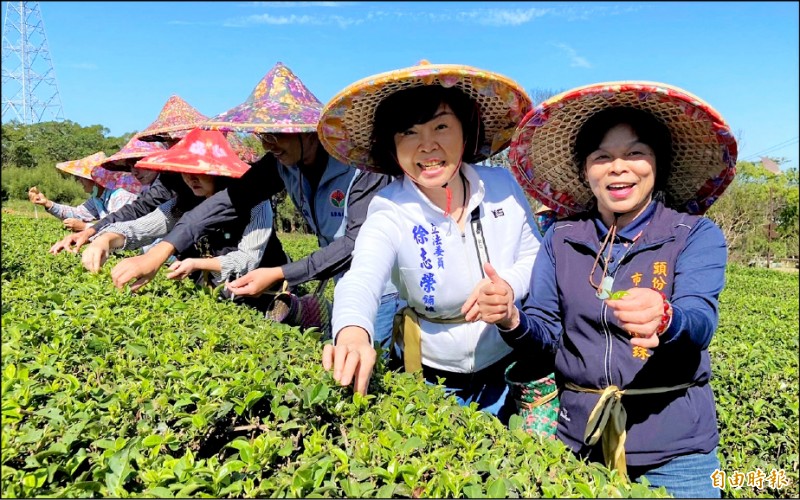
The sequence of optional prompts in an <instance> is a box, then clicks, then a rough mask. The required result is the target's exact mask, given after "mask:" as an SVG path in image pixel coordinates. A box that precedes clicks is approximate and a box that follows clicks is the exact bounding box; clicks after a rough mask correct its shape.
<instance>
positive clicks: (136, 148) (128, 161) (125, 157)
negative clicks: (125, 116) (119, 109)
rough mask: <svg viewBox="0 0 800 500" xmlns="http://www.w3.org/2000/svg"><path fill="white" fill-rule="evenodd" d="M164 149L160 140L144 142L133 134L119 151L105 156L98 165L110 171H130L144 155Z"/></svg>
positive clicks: (165, 148)
mask: <svg viewBox="0 0 800 500" xmlns="http://www.w3.org/2000/svg"><path fill="white" fill-rule="evenodd" d="M166 150H167V147H166V146H165V145H163V144H161V143H160V142H145V141H142V140H140V139H139V138H138V136H135V137H133V138H132V139H131V140H130V141H128V143H127V144H125V146H123V147H122V148H121V149H120V150H119V151H117V152H116V153H114V154H113V155H111V156H109V157H108V158H106V160H105V162H103V163H102V164H100V166H101V167H103V168H105V169H107V170H111V171H130V169H131V167H133V166H134V165H135V164H136V162H137V161H139V160H141V159H142V158H144V157H145V156H149V155H152V154H156V153H161V152H163V151H166Z"/></svg>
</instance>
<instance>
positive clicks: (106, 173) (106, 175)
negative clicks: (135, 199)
mask: <svg viewBox="0 0 800 500" xmlns="http://www.w3.org/2000/svg"><path fill="white" fill-rule="evenodd" d="M92 180H93V181H94V182H96V183H97V184H99V185H101V186H103V187H104V188H106V189H109V190H114V189H117V188H122V189H124V190H125V191H129V192H131V193H133V194H139V193H140V192H141V191H142V183H140V182H139V181H138V180H137V179H136V177H134V176H133V174H130V173H128V172H115V171H112V170H108V169H106V168H103V167H101V166H97V167H95V168H94V170H92Z"/></svg>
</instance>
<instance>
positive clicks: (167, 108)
mask: <svg viewBox="0 0 800 500" xmlns="http://www.w3.org/2000/svg"><path fill="white" fill-rule="evenodd" d="M206 120H208V117H207V116H205V115H203V114H201V113H200V112H199V111H197V110H196V109H194V108H193V107H191V106H190V105H189V103H187V102H186V101H184V100H183V99H181V98H180V97H178V96H177V95H173V96H172V97H170V98H169V99H168V100H167V103H166V104H164V107H163V108H161V113H159V114H158V118H156V121H154V122H153V123H151V124H150V125H148V127H147V128H146V129H144V130H142V131H141V132H140V133H139V134H138V138H139V140H141V141H145V142H152V141H167V140H176V139H180V138H182V137H184V136H185V135H186V134H187V133H189V131H190V130H192V129H193V128H197V127H199V126H200V125H202V124H203V122H205V121H206Z"/></svg>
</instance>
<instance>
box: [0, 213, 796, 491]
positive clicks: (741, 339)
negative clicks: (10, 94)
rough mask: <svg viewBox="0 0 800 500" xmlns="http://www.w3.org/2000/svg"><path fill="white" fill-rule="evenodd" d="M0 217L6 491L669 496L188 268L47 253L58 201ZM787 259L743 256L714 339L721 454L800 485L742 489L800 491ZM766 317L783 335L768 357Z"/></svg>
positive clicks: (737, 465) (730, 466)
mask: <svg viewBox="0 0 800 500" xmlns="http://www.w3.org/2000/svg"><path fill="white" fill-rule="evenodd" d="M2 230H3V233H2V251H3V253H2V290H3V302H2V364H1V366H0V370H1V371H2V419H3V428H2V461H1V462H2V472H1V474H0V476H1V479H0V485H2V494H3V497H33V496H54V497H123V496H125V497H128V496H138V497H164V498H166V497H256V496H257V497H307V498H311V497H361V498H378V497H381V498H387V497H396V498H399V497H405V498H409V497H414V498H418V497H458V498H467V497H468V498H481V497H494V498H503V497H509V498H516V497H543V496H546V497H663V496H664V491H663V489H662V490H649V489H648V488H647V487H646V486H644V485H641V484H633V485H630V484H627V483H626V482H625V481H624V480H623V478H621V477H619V476H618V475H617V473H616V472H613V471H608V470H607V469H606V468H605V467H603V466H601V465H598V464H587V463H585V462H582V461H579V460H577V459H575V458H574V456H573V455H572V454H571V453H570V452H569V451H568V450H567V449H566V448H565V447H564V445H562V444H561V443H560V442H558V441H543V440H541V439H540V438H538V437H532V436H530V435H527V434H525V433H524V432H523V431H522V430H521V429H519V428H518V426H517V424H516V423H515V424H512V430H509V429H506V428H505V427H503V426H502V425H501V424H500V423H499V422H498V421H497V420H496V419H494V418H493V417H490V416H488V415H486V414H485V413H483V412H480V411H476V410H475V409H474V407H470V408H463V407H460V406H459V405H458V404H457V403H456V402H455V400H454V399H453V398H449V397H445V396H444V393H443V391H442V389H441V388H439V387H431V386H428V385H426V384H425V383H424V382H422V381H421V380H420V379H419V378H418V377H417V376H414V375H410V374H404V373H395V372H391V371H387V370H386V369H385V367H384V366H382V365H379V366H377V367H376V372H375V374H374V376H373V379H372V381H371V384H370V390H369V395H367V396H366V397H362V396H360V395H358V394H353V392H352V390H351V388H349V387H340V386H339V385H338V384H337V383H335V381H333V379H332V377H331V376H330V374H329V373H326V372H325V371H324V370H323V369H322V367H321V363H320V344H319V334H318V333H316V332H314V331H313V330H312V331H310V332H306V333H305V334H303V333H301V332H299V330H297V329H296V328H290V327H287V326H284V325H278V324H274V323H270V322H268V321H266V320H265V319H264V318H263V317H262V316H261V315H259V314H258V313H257V312H256V311H254V310H251V309H248V308H245V307H240V306H235V305H233V304H232V303H230V302H226V301H220V300H219V299H218V298H217V297H216V296H214V294H213V292H210V291H208V290H207V289H200V288H196V287H195V286H194V285H193V284H191V283H189V282H187V281H181V282H175V281H171V280H167V279H165V278H164V273H160V274H159V276H158V277H157V278H156V279H155V280H154V281H153V282H152V283H150V284H149V285H148V286H147V287H146V288H145V289H144V290H143V291H142V292H141V293H138V294H130V293H128V292H127V291H119V290H116V289H115V288H113V286H112V285H111V280H110V276H109V271H110V269H111V268H112V267H113V265H114V263H115V262H116V261H117V260H118V257H112V258H111V259H110V261H109V262H108V263H107V264H106V266H105V267H104V270H103V271H102V272H101V273H99V274H98V275H92V274H89V273H86V272H85V271H84V270H83V268H82V267H81V266H80V262H79V259H80V258H79V256H76V255H73V254H69V253H65V254H59V255H57V256H52V255H49V254H47V253H46V250H47V248H48V247H49V245H50V244H51V243H52V242H54V241H56V240H57V239H58V238H60V237H61V236H62V235H63V234H64V232H63V230H61V229H60V228H59V224H58V221H56V220H55V219H53V220H50V219H39V220H36V219H32V218H25V217H19V216H14V215H9V214H3V218H2ZM284 241H285V242H286V241H289V240H284ZM307 241H311V243H308V245H311V246H313V239H310V240H307ZM285 244H286V246H287V250H290V249H289V248H288V247H289V246H290V245H289V244H288V243H285ZM309 248H311V247H309ZM291 252H294V250H290V253H291ZM761 273H769V272H768V271H761ZM780 277H781V278H782V279H780V280H779V279H776V277H775V276H773V275H772V274H759V273H757V272H756V273H753V271H751V270H746V269H745V270H742V269H732V270H731V273H729V285H728V290H726V294H725V295H724V297H723V299H724V300H723V301H722V311H721V316H722V318H723V321H722V323H721V327H720V332H719V333H718V336H717V337H716V338H715V340H714V342H713V343H712V346H713V352H712V355H713V356H714V357H715V360H714V370H715V374H716V375H715V376H716V378H715V390H716V393H717V396H718V401H719V404H718V410H719V413H720V431H721V434H722V441H723V442H722V443H721V445H720V456H721V459H722V468H723V469H724V470H726V471H728V472H730V473H732V472H734V471H735V470H741V471H742V472H745V471H746V470H751V469H752V468H754V467H761V468H762V469H765V470H767V471H768V470H769V468H770V467H780V468H782V469H784V470H785V471H786V472H787V474H788V475H789V476H790V478H791V480H792V484H791V486H789V487H787V488H782V489H775V490H769V489H763V490H758V489H752V488H751V489H748V488H742V489H735V488H727V489H726V490H725V491H724V494H725V495H726V496H751V495H762V496H772V495H774V496H780V497H794V496H796V495H797V486H796V485H797V357H796V352H797V340H796V324H797V292H796V290H797V288H796V286H797V279H796V277H794V278H791V277H784V276H783V275H781V276H780ZM787 278H788V279H787ZM791 279H794V282H793V283H792V282H791ZM761 280H764V281H761ZM791 286H794V288H793V289H794V290H795V291H794V292H791V291H790V288H791ZM751 290H754V293H771V294H773V295H775V296H776V297H781V298H783V299H785V300H786V301H788V302H789V304H788V305H787V306H786V307H784V306H783V305H778V304H775V303H774V302H773V301H768V300H764V301H760V300H756V299H755V298H754V297H751V299H752V300H751V301H750V303H747V302H748V301H747V300H746V298H747V297H748V296H750V293H751ZM740 295H743V296H744V297H742V298H741V300H739V296H740ZM792 300H793V301H794V309H793V310H792V309H791V306H792V302H791V301H792ZM732 308H735V309H732ZM757 315H762V316H765V319H764V321H766V322H767V323H766V324H768V325H771V326H772V330H769V331H767V330H755V328H758V325H759V324H758V323H757V322H756V320H757V318H756V316H757ZM758 321H761V320H758ZM751 323H753V327H752V328H750V326H747V327H745V326H744V325H750V324H751ZM761 327H762V328H763V327H765V324H762V325H761ZM793 329H795V330H793ZM793 331H794V335H793V336H794V337H795V338H794V340H792V339H791V338H789V337H790V335H791V334H792V332H793ZM773 334H774V335H775V336H776V337H777V336H781V337H782V338H781V339H777V338H775V339H773V337H772V335H773ZM766 335H770V339H769V341H765V344H766V345H781V346H782V347H783V348H784V350H782V351H780V352H777V351H776V350H775V349H774V348H771V350H769V351H768V350H766V349H764V350H760V353H761V355H760V356H757V355H756V354H757V353H756V352H754V349H752V348H751V346H752V345H753V344H754V343H755V342H756V341H759V340H761V339H763V337H765V336H766ZM792 349H793V350H794V351H793V352H792V351H791V350H792ZM784 351H785V352H784ZM723 352H725V353H727V355H728V356H729V357H727V358H722V357H721V354H722V353H723ZM751 352H752V353H753V355H752V356H749V355H748V356H746V355H745V353H751ZM734 358H736V359H734ZM734 363H740V364H739V365H735V364H734ZM745 372H749V378H747V376H745ZM782 383H786V384H787V386H786V387H785V388H784V389H781V390H778V388H779V387H781V385H780V384H782ZM772 384H777V385H775V386H774V387H773V386H772ZM770 388H774V389H775V390H774V391H768V389H770ZM724 395H730V396H731V397H730V398H728V397H724ZM759 400H763V402H761V403H759ZM792 404H794V406H793V407H792V406H791V405H792ZM754 436H755V437H756V438H758V439H759V441H756V440H755V439H753V437H754Z"/></svg>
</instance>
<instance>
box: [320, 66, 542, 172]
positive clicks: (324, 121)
mask: <svg viewBox="0 0 800 500" xmlns="http://www.w3.org/2000/svg"><path fill="white" fill-rule="evenodd" d="M423 85H441V86H443V87H448V88H449V87H457V88H459V89H460V90H461V91H462V92H464V93H465V94H466V95H468V96H469V97H470V98H472V99H473V100H474V101H475V102H476V103H477V104H478V106H479V107H480V118H481V121H482V122H483V127H484V131H485V136H484V137H485V138H484V141H483V143H482V144H479V145H478V148H479V149H478V154H477V155H476V156H477V161H480V160H481V159H485V158H487V157H489V156H491V155H493V154H496V153H498V152H500V151H502V150H503V149H505V147H506V146H508V144H509V142H510V141H511V136H512V134H513V133H514V127H516V125H517V123H519V121H520V120H521V119H522V117H523V116H525V113H527V112H528V110H529V109H530V107H531V100H530V98H529V97H528V94H527V93H526V92H525V90H524V89H523V88H522V87H521V86H520V85H519V84H517V83H516V82H515V81H513V80H511V79H510V78H507V77H505V76H503V75H500V74H498V73H493V72H491V71H486V70H482V69H478V68H473V67H471V66H464V65H461V64H430V63H428V62H427V61H421V62H420V63H419V64H418V65H416V66H412V67H409V68H403V69H399V70H395V71H389V72H386V73H380V74H377V75H373V76H370V77H367V78H364V79H361V80H359V81H357V82H355V83H353V84H351V85H348V86H347V87H346V88H345V89H344V90H342V91H341V92H339V93H338V94H337V95H336V96H334V97H333V99H331V100H330V102H328V104H326V105H325V108H324V109H323V111H322V117H321V118H320V123H319V127H317V132H318V134H319V138H320V142H321V143H322V145H323V146H324V147H325V149H326V150H327V151H328V153H330V154H331V155H332V156H334V157H335V158H336V159H338V160H339V161H341V162H344V163H345V164H348V165H353V166H355V167H357V168H361V169H364V170H370V171H375V172H380V169H379V167H378V166H377V165H375V163H374V161H373V158H372V157H371V155H370V147H371V140H372V129H373V128H374V126H375V111H376V110H377V108H378V105H379V104H380V103H381V102H382V101H383V100H384V99H386V98H387V97H389V96H390V95H392V94H394V93H395V92H397V91H399V90H404V89H409V88H412V87H420V86H423Z"/></svg>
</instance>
